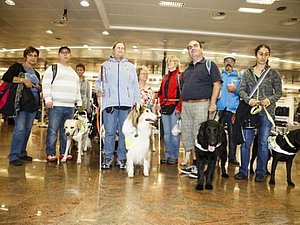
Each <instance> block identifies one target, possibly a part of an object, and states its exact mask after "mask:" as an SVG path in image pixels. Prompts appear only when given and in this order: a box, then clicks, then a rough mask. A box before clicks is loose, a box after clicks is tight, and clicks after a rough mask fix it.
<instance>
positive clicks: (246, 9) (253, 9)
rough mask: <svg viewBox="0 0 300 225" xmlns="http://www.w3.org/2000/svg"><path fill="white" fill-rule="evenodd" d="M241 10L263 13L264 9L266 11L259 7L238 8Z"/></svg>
mask: <svg viewBox="0 0 300 225" xmlns="http://www.w3.org/2000/svg"><path fill="white" fill-rule="evenodd" d="M238 11H239V12H244V13H258V14H259V13H263V11H265V10H264V9H258V8H243V7H241V8H239V9H238Z"/></svg>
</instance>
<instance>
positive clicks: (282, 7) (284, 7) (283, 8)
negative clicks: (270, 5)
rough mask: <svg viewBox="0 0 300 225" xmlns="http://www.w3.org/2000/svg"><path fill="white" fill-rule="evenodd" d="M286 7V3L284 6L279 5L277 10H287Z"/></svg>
mask: <svg viewBox="0 0 300 225" xmlns="http://www.w3.org/2000/svg"><path fill="white" fill-rule="evenodd" d="M286 9H287V7H286V6H284V5H283V6H279V7H277V8H276V10H277V11H283V10H286Z"/></svg>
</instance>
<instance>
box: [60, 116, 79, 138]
mask: <svg viewBox="0 0 300 225" xmlns="http://www.w3.org/2000/svg"><path fill="white" fill-rule="evenodd" d="M80 125H81V122H80V120H74V119H68V120H66V122H65V125H64V128H65V134H66V136H67V137H73V136H74V135H76V134H77V133H78V131H79V129H80Z"/></svg>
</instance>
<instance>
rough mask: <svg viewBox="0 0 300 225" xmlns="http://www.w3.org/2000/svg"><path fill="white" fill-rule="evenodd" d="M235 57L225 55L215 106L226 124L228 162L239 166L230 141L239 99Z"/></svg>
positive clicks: (238, 81)
mask: <svg viewBox="0 0 300 225" xmlns="http://www.w3.org/2000/svg"><path fill="white" fill-rule="evenodd" d="M234 65H235V57H234V56H233V55H227V56H225V57H224V69H222V74H221V76H222V81H223V83H222V88H221V97H220V98H219V99H218V102H217V106H218V110H219V115H220V118H221V120H222V121H221V122H222V123H223V125H225V124H227V130H228V145H229V153H228V162H229V164H231V165H234V166H239V162H238V161H237V160H236V144H235V143H233V139H232V127H233V126H232V116H233V114H234V113H235V112H236V109H237V107H238V105H239V101H240V97H239V94H238V90H237V87H238V86H239V83H240V76H239V72H238V71H237V70H235V69H234Z"/></svg>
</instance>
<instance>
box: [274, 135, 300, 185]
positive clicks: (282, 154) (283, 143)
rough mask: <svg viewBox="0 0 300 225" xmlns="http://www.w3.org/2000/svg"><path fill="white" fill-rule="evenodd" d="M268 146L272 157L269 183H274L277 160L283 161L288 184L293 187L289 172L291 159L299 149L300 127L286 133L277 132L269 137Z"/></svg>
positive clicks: (290, 171)
mask: <svg viewBox="0 0 300 225" xmlns="http://www.w3.org/2000/svg"><path fill="white" fill-rule="evenodd" d="M278 147H279V148H278ZM268 148H269V149H270V151H271V154H272V157H273V161H272V168H271V177H270V181H269V184H270V185H275V171H276V167H277V164H278V162H285V163H286V175H287V183H288V186H291V187H295V184H294V183H293V182H292V177H291V173H292V164H293V159H294V157H295V155H296V153H297V152H298V151H299V150H300V129H297V130H293V131H289V132H288V133H287V134H286V135H281V134H278V135H277V136H275V137H269V139H268Z"/></svg>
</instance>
